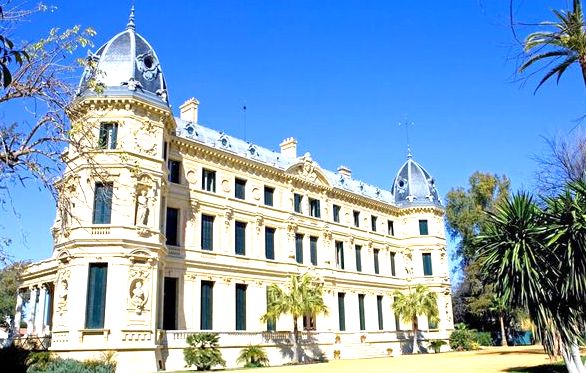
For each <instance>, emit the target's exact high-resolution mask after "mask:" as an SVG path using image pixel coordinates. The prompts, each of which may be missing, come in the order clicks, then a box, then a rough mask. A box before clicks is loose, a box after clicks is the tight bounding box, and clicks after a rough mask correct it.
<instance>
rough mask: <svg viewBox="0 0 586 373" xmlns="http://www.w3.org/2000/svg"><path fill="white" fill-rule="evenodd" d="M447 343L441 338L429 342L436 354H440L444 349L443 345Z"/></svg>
mask: <svg viewBox="0 0 586 373" xmlns="http://www.w3.org/2000/svg"><path fill="white" fill-rule="evenodd" d="M445 344H446V341H442V340H441V339H436V340H434V341H431V342H429V346H430V347H431V349H432V350H433V352H435V353H436V354H439V353H440V352H441V350H442V346H443V345H445Z"/></svg>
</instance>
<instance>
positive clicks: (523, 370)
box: [505, 363, 568, 373]
mask: <svg viewBox="0 0 586 373" xmlns="http://www.w3.org/2000/svg"><path fill="white" fill-rule="evenodd" d="M505 372H510V373H567V372H568V370H567V369H566V366H565V365H563V364H561V363H560V364H543V365H537V366H534V367H513V368H509V369H506V370H505Z"/></svg>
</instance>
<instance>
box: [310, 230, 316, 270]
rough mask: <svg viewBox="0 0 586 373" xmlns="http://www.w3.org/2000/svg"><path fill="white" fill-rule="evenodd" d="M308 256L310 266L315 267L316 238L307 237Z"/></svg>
mask: <svg viewBox="0 0 586 373" xmlns="http://www.w3.org/2000/svg"><path fill="white" fill-rule="evenodd" d="M309 256H310V259H311V264H312V265H314V266H316V265H317V237H309Z"/></svg>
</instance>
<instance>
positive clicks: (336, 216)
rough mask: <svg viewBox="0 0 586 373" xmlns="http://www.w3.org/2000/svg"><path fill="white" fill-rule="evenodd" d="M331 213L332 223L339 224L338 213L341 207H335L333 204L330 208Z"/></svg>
mask: <svg viewBox="0 0 586 373" xmlns="http://www.w3.org/2000/svg"><path fill="white" fill-rule="evenodd" d="M332 210H333V211H332V213H333V215H334V216H333V220H334V223H339V222H340V211H341V210H342V206H340V205H336V204H334V205H333V207H332Z"/></svg>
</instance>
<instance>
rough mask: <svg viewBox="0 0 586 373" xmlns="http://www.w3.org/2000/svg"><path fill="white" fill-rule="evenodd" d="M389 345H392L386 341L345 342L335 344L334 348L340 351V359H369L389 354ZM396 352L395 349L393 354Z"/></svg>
mask: <svg viewBox="0 0 586 373" xmlns="http://www.w3.org/2000/svg"><path fill="white" fill-rule="evenodd" d="M389 347H390V345H388V344H385V343H369V342H364V343H344V344H338V345H334V348H333V350H334V351H336V350H339V351H340V355H339V359H344V360H346V359H369V358H376V357H387V356H389V353H388V352H387V348H389ZM393 350H394V348H393ZM334 354H335V353H333V354H332V355H334ZM394 354H395V351H393V353H392V354H391V356H392V355H394ZM331 358H332V359H333V358H336V357H335V356H332V357H331Z"/></svg>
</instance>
